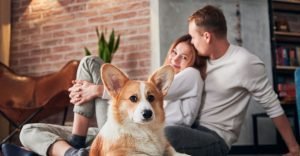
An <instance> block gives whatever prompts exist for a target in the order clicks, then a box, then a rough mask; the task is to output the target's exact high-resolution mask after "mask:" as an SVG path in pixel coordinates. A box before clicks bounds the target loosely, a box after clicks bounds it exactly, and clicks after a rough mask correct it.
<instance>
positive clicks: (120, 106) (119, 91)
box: [101, 64, 175, 124]
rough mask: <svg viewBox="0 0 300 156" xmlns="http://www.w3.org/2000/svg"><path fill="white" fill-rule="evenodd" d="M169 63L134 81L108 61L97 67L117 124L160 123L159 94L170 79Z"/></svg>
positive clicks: (172, 73) (164, 89) (163, 92)
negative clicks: (143, 78)
mask: <svg viewBox="0 0 300 156" xmlns="http://www.w3.org/2000/svg"><path fill="white" fill-rule="evenodd" d="M174 74H175V73H174V71H173V68H172V67H171V66H163V67H161V68H159V69H158V70H156V71H155V72H154V73H153V74H152V75H151V76H150V77H149V79H148V81H135V80H129V78H128V77H127V76H126V75H125V74H124V73H123V72H122V71H120V70H119V69H118V68H116V67H115V66H113V65H111V64H104V65H103V66H102V67H101V77H102V81H103V83H104V86H105V88H106V89H107V91H108V92H109V94H110V95H111V97H112V103H111V105H112V106H111V107H112V114H113V118H114V119H115V120H116V121H117V122H118V123H120V124H121V123H128V122H131V123H132V122H134V123H138V124H147V123H150V122H160V123H163V122H164V111H163V97H164V96H165V95H166V94H167V91H168V89H169V87H170V85H171V83H172V81H173V77H174Z"/></svg>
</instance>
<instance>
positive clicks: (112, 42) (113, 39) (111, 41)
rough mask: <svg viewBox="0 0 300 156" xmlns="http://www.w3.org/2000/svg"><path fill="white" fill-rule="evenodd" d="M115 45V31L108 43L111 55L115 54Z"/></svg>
mask: <svg viewBox="0 0 300 156" xmlns="http://www.w3.org/2000/svg"><path fill="white" fill-rule="evenodd" d="M114 43H115V31H114V29H113V30H112V32H111V33H110V37H109V42H108V49H109V52H110V53H113V50H114Z"/></svg>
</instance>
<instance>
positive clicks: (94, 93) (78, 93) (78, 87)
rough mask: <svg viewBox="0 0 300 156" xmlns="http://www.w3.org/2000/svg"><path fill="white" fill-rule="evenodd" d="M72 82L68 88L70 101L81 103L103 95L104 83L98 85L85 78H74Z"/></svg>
mask: <svg viewBox="0 0 300 156" xmlns="http://www.w3.org/2000/svg"><path fill="white" fill-rule="evenodd" d="M72 83H73V86H72V87H71V88H69V89H68V90H69V92H70V94H69V97H70V98H71V100H70V102H71V103H73V104H75V105H80V104H83V103H85V102H88V101H91V100H93V99H94V98H96V97H100V96H102V92H103V86H102V85H96V84H93V83H91V82H88V81H84V80H73V81H72Z"/></svg>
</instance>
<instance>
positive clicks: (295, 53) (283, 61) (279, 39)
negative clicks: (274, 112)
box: [269, 0, 300, 105]
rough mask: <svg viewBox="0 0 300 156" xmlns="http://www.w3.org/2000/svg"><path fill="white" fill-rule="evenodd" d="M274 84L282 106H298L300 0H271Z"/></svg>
mask: <svg viewBox="0 0 300 156" xmlns="http://www.w3.org/2000/svg"><path fill="white" fill-rule="evenodd" d="M269 4H270V5H269V7H270V8H269V11H270V31H271V45H272V58H273V59H272V60H273V80H274V82H273V84H274V89H275V91H276V92H277V93H278V96H279V100H280V101H281V104H282V105H295V102H296V100H295V99H296V90H295V82H294V72H295V69H296V68H297V67H300V29H299V28H300V0H269Z"/></svg>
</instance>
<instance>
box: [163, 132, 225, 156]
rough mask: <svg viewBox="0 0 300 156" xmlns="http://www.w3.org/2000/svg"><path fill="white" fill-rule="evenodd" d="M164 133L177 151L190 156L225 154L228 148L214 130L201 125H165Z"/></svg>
mask: <svg viewBox="0 0 300 156" xmlns="http://www.w3.org/2000/svg"><path fill="white" fill-rule="evenodd" d="M165 134H166V137H167V139H168V140H169V142H170V144H171V145H172V146H173V147H174V148H175V150H176V151H177V152H181V153H186V154H189V155H192V156H226V155H227V153H228V152H229V148H228V146H227V145H226V143H225V141H224V140H223V139H222V138H221V137H220V136H219V135H218V134H217V133H215V132H214V131H212V130H209V129H208V128H206V127H203V126H197V128H190V127H184V126H167V127H165Z"/></svg>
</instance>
